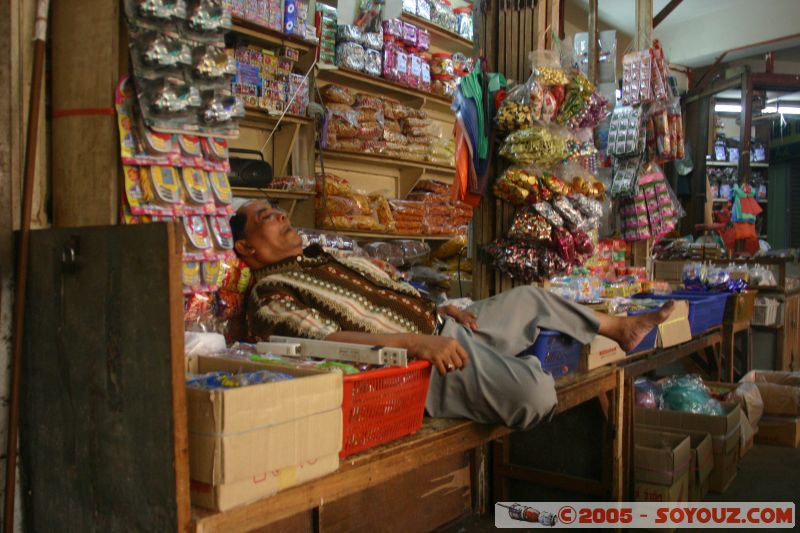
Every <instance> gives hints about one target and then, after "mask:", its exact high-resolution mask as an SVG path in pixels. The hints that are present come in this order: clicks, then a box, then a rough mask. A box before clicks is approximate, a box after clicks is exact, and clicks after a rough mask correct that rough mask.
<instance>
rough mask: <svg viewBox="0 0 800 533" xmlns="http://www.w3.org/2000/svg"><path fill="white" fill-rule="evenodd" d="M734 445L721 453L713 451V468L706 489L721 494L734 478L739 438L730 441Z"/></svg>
mask: <svg viewBox="0 0 800 533" xmlns="http://www.w3.org/2000/svg"><path fill="white" fill-rule="evenodd" d="M732 442H733V443H735V444H736V445H735V446H733V447H731V448H730V449H729V450H728V451H725V452H723V453H714V469H713V470H712V471H711V476H710V477H709V478H708V489H709V490H710V491H711V492H716V493H718V494H723V493H724V492H725V491H726V490H728V487H730V486H731V483H733V480H734V479H736V468H737V466H738V465H739V439H738V438H737V439H736V440H734V441H732Z"/></svg>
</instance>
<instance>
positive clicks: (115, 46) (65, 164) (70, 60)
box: [50, 0, 127, 226]
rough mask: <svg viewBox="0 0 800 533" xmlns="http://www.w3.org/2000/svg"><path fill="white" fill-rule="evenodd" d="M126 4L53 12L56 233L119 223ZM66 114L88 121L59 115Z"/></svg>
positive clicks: (98, 1) (56, 6) (88, 1)
mask: <svg viewBox="0 0 800 533" xmlns="http://www.w3.org/2000/svg"><path fill="white" fill-rule="evenodd" d="M121 5H122V4H121V3H119V2H107V1H105V0H85V1H82V2H54V3H53V5H52V12H51V13H52V15H51V18H50V20H51V25H52V46H51V47H50V49H51V53H52V61H53V63H52V75H51V79H52V108H53V117H54V118H53V120H52V138H53V159H52V169H53V172H52V178H53V218H54V219H53V222H54V224H55V225H57V226H86V225H96V224H113V223H115V222H116V220H117V219H118V217H119V208H118V201H119V177H118V176H119V173H118V169H119V164H118V159H119V149H118V142H119V141H118V134H117V125H116V118H115V116H114V89H115V88H116V85H117V82H118V81H119V75H120V70H119V61H120V57H121V55H122V54H121V51H120V36H119V34H120V24H121V22H120V21H121V14H120V6H121ZM86 35H92V37H93V38H92V39H87V38H86ZM98 42H102V43H103V46H97V43H98ZM126 53H127V52H126ZM65 111H71V112H77V113H83V114H78V115H73V116H60V115H59V114H60V113H62V112H65ZM98 113H99V114H98ZM103 113H106V114H103Z"/></svg>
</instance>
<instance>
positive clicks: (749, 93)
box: [739, 72, 753, 184]
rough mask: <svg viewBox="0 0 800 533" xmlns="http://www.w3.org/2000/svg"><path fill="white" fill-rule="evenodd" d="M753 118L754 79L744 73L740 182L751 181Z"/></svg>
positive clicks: (747, 73)
mask: <svg viewBox="0 0 800 533" xmlns="http://www.w3.org/2000/svg"><path fill="white" fill-rule="evenodd" d="M752 119H753V80H752V79H751V78H750V73H749V72H745V73H744V74H742V111H741V116H740V123H741V132H740V137H741V143H740V144H739V183H741V184H744V183H747V182H749V181H750V132H751V130H752Z"/></svg>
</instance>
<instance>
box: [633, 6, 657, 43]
mask: <svg viewBox="0 0 800 533" xmlns="http://www.w3.org/2000/svg"><path fill="white" fill-rule="evenodd" d="M652 43H653V0H636V36H635V37H634V46H635V47H636V49H637V50H643V49H644V48H649V47H650V45H651V44H652Z"/></svg>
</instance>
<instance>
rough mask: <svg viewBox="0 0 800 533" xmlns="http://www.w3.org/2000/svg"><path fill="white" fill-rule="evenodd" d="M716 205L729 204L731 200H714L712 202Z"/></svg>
mask: <svg viewBox="0 0 800 533" xmlns="http://www.w3.org/2000/svg"><path fill="white" fill-rule="evenodd" d="M712 201H713V202H714V203H715V204H727V203H728V202H730V200H726V199H725V198H714V200H712Z"/></svg>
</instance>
